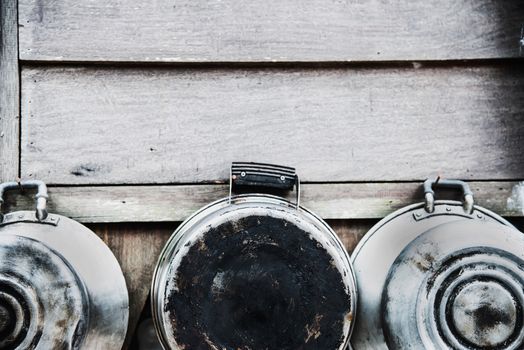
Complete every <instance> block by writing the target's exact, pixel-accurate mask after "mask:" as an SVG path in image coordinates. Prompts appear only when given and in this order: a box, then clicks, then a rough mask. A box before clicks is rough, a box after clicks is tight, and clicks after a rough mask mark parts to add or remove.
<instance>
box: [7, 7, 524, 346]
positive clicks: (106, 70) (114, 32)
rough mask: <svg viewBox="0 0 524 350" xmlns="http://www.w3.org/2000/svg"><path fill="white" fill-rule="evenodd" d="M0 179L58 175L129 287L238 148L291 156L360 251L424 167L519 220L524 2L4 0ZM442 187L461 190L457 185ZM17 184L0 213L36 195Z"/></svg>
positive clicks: (63, 191) (61, 197)
mask: <svg viewBox="0 0 524 350" xmlns="http://www.w3.org/2000/svg"><path fill="white" fill-rule="evenodd" d="M0 11H1V15H2V16H1V26H0V28H1V32H0V33H1V39H2V40H1V43H2V46H1V49H0V128H1V129H0V180H12V179H14V178H16V177H22V178H28V179H29V178H37V179H41V180H44V181H46V182H47V183H48V184H49V185H50V195H51V197H50V207H51V209H52V210H53V211H54V212H57V213H60V214H63V215H67V216H70V217H73V218H75V219H77V220H79V221H81V222H85V223H89V225H90V227H92V228H93V229H94V230H95V231H96V232H97V233H98V234H99V235H100V236H101V237H102V238H103V239H104V240H105V241H106V242H107V243H108V244H109V246H110V247H111V248H112V249H113V251H114V252H115V255H116V256H117V257H118V259H119V260H120V262H121V264H122V267H123V269H124V272H125V275H126V279H127V282H128V284H129V286H130V294H131V306H132V308H131V313H132V314H131V320H132V322H131V324H130V332H129V334H130V336H131V335H132V334H133V330H134V328H135V326H136V322H137V320H138V317H139V315H140V313H141V310H142V309H143V307H144V305H145V303H146V299H147V295H148V293H149V289H148V288H149V287H148V286H149V280H150V278H151V274H152V269H153V267H154V264H155V262H156V258H157V256H158V253H159V251H160V249H161V248H162V246H163V244H164V242H165V241H166V240H167V238H168V237H169V235H170V233H171V232H172V231H173V230H174V229H175V228H176V226H177V224H178V222H180V221H182V220H184V218H186V217H187V216H188V215H190V214H191V213H192V212H193V211H194V210H196V209H198V208H199V207H201V206H202V205H205V204H207V203H209V202H211V201H213V200H215V199H218V198H221V197H223V196H225V195H226V194H227V185H226V183H227V176H228V167H229V165H230V162H231V161H233V160H242V161H245V160H247V161H263V162H272V163H281V164H285V165H290V166H295V167H296V168H297V170H298V173H299V175H300V176H301V178H302V180H303V181H304V186H303V204H304V205H305V206H306V207H309V208H310V209H312V210H314V211H316V212H317V213H319V214H320V215H321V216H322V217H324V218H326V219H329V222H330V224H332V225H333V226H334V228H335V229H336V231H337V233H338V234H339V235H340V236H341V237H342V239H343V240H344V242H345V243H346V246H347V247H348V249H349V250H351V249H352V248H353V247H354V246H355V244H356V242H357V241H358V239H359V238H360V237H362V235H363V234H364V233H365V232H366V231H367V230H368V229H369V228H370V227H371V225H373V224H374V223H375V222H376V221H377V220H378V219H380V218H381V217H383V216H384V215H387V214H388V213H390V212H392V211H393V210H395V209H397V208H400V207H402V206H403V205H406V204H409V203H412V202H414V201H419V200H421V197H422V195H421V192H420V186H419V184H420V181H422V180H423V179H425V178H426V177H428V176H430V175H435V174H437V173H438V174H441V175H443V176H445V177H454V178H461V179H465V180H467V181H469V182H470V184H471V186H472V189H473V190H474V192H475V194H476V199H477V202H478V203H479V204H481V205H483V206H486V207H487V208H489V209H492V210H494V211H496V212H498V213H500V214H503V215H505V216H507V217H510V218H512V219H513V220H515V222H521V221H520V219H519V218H520V217H522V216H524V181H523V180H524V152H523V151H522V150H523V149H524V65H523V61H522V59H521V58H519V55H520V51H521V48H520V47H519V39H520V35H521V26H522V25H523V24H524V2H522V1H520V0H502V1H496V0H460V1H451V0H444V1H442V0H441V1H437V0H429V1H411V0H399V1H393V0H386V1H383V0H358V1H347V0H310V1H301V0H278V1H276V0H264V1H262V0H251V1H232V0H170V1H167V0H155V1H139V0H126V1H121V0H107V1H75V0H61V1H43V0H18V2H17V1H16V0H2V2H1V4H0ZM450 196H453V195H452V194H450ZM30 205H31V204H30V203H29V201H28V199H27V198H24V197H21V196H10V198H8V203H7V208H6V209H7V210H8V209H10V208H14V207H29V206H30Z"/></svg>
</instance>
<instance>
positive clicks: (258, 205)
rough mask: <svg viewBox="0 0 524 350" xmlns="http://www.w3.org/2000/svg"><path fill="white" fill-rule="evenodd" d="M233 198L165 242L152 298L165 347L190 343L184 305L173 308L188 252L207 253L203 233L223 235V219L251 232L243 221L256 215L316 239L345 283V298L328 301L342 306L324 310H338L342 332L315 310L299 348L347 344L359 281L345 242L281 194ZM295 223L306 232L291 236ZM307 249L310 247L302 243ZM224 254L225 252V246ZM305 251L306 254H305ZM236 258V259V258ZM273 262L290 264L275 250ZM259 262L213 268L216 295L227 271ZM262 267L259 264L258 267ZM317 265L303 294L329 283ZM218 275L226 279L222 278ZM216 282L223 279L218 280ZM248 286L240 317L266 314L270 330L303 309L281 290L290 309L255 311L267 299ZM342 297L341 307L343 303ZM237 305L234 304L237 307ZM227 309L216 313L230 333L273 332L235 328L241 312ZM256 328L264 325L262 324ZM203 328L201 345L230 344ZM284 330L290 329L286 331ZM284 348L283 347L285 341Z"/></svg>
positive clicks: (305, 279)
mask: <svg viewBox="0 0 524 350" xmlns="http://www.w3.org/2000/svg"><path fill="white" fill-rule="evenodd" d="M229 202H230V199H229V198H224V199H222V200H220V201H217V202H215V203H212V204H211V205H209V206H207V207H205V208H203V209H202V210H201V211H199V212H197V213H195V214H194V215H193V216H192V217H190V218H189V219H188V220H187V221H186V222H184V223H183V224H182V225H181V226H180V227H179V229H178V230H177V231H176V232H175V233H174V234H173V236H172V237H171V239H170V241H169V242H168V243H167V245H166V247H165V249H164V251H163V253H162V254H161V257H160V259H159V262H158V266H157V269H156V271H155V275H154V278H153V285H152V294H151V298H152V312H153V319H154V322H155V325H156V328H157V331H158V333H159V337H160V339H161V342H162V344H163V346H164V347H165V348H166V349H184V348H187V344H184V343H183V342H182V341H181V340H180V339H181V338H182V336H181V333H184V332H185V333H187V332H190V331H189V330H188V329H183V327H184V324H181V322H180V320H179V319H178V318H177V317H178V314H177V313H179V312H180V310H177V309H174V308H173V307H172V306H173V303H172V301H173V298H175V299H176V298H177V297H178V296H177V295H176V293H177V292H178V291H180V290H183V289H184V285H185V283H184V282H183V281H182V280H183V279H182V278H181V275H179V274H178V271H179V270H180V269H181V267H182V266H183V265H184V264H186V262H187V256H188V255H191V254H194V252H195V249H197V250H198V249H200V250H201V251H202V252H207V251H208V250H210V249H212V247H209V246H207V245H206V244H205V242H206V241H205V238H206V235H207V236H209V235H208V234H209V232H214V234H220V232H215V231H212V230H213V229H214V228H219V230H220V229H221V227H223V225H224V224H226V225H229V224H230V225H232V227H233V229H232V232H231V233H228V234H232V235H233V236H234V235H237V236H238V235H240V234H242V232H244V233H247V234H248V235H250V234H251V233H252V232H254V229H253V228H252V227H248V226H246V225H244V224H242V222H243V220H249V219H250V218H255V222H256V221H257V220H260V221H264V220H265V219H267V218H269V219H270V220H273V219H276V221H278V222H280V223H282V224H283V226H282V227H287V228H288V229H287V230H288V235H287V236H288V237H289V239H291V240H299V238H303V239H305V240H306V241H307V240H309V241H311V242H312V243H314V245H315V246H316V247H317V250H318V252H323V254H325V255H326V256H329V261H331V263H330V264H331V266H332V267H331V271H335V272H336V275H337V276H338V277H337V278H338V280H339V281H340V282H341V283H342V285H343V290H344V294H345V296H344V297H343V298H342V300H328V302H333V304H332V305H338V306H335V310H323V311H324V312H325V317H326V318H328V315H329V317H332V316H333V315H336V314H338V315H340V317H339V319H338V318H337V321H336V322H335V324H339V325H340V333H336V329H335V328H336V327H335V326H333V325H331V327H333V328H331V327H325V325H324V324H323V321H322V318H323V315H322V314H318V315H316V317H315V315H313V317H311V319H308V320H305V323H304V325H303V326H305V327H304V328H305V329H304V330H301V331H305V332H304V334H307V335H306V336H305V337H304V339H298V341H299V342H302V343H301V345H300V346H301V347H300V348H303V349H320V348H319V347H318V343H322V341H325V340H326V339H330V341H332V342H334V343H336V344H337V345H336V346H334V347H333V348H334V349H335V348H336V349H345V348H346V347H347V345H348V342H349V339H348V338H349V335H350V333H351V330H352V327H353V316H354V313H355V306H356V286H355V280H354V277H353V271H352V267H351V264H350V261H349V257H348V256H347V253H346V252H345V250H344V248H343V246H342V244H341V242H340V241H339V239H338V238H337V236H336V235H335V233H334V232H333V231H332V230H331V229H330V228H329V227H328V226H327V225H326V224H325V223H324V222H323V221H322V220H321V219H319V218H318V217H316V216H315V215H313V214H311V213H310V212H308V211H307V210H305V209H303V208H300V209H298V210H297V209H296V207H295V205H294V204H292V203H290V202H288V201H285V200H283V199H281V198H278V197H274V196H268V195H240V196H234V197H232V198H231V203H230V204H229ZM255 226H256V225H255ZM235 227H236V228H237V229H238V231H235V229H234V228H235ZM292 228H299V229H300V230H302V231H304V232H302V233H304V236H305V237H293V236H292V235H291V234H289V233H290V232H294V233H296V232H298V231H292ZM264 230H266V231H268V232H269V231H271V229H270V228H267V227H266V228H264V227H262V228H261V230H259V232H261V231H264ZM278 234H279V235H282V236H286V230H283V231H280V232H278ZM248 237H249V236H248ZM253 237H254V235H253ZM242 244H243V243H242V242H240V245H242ZM244 244H245V245H244V246H245V247H249V246H251V247H257V249H258V246H257V245H259V246H264V247H270V248H271V249H275V250H277V251H278V250H279V249H280V250H283V249H281V248H280V247H279V244H280V243H277V241H271V242H270V240H268V241H264V242H261V241H258V242H257V241H256V240H255V239H253V241H249V238H248V239H247V240H246V241H244ZM264 249H265V248H264ZM304 249H307V248H306V247H305V246H304ZM248 250H249V248H248ZM223 253H225V254H227V251H225V252H223ZM295 253H296V252H295ZM249 254H255V255H256V254H258V253H257V251H256V249H255V250H253V251H252V252H251V253H249ZM298 254H301V252H300V251H299V252H298ZM303 254H304V255H305V256H306V258H307V255H306V253H303ZM235 259H237V258H234V259H233V260H235ZM238 259H240V257H238ZM270 261H271V263H270V264H275V265H274V266H276V265H278V264H281V263H284V265H286V266H287V264H288V263H285V259H284V260H282V257H281V256H279V254H276V255H273V258H272V259H270ZM317 262H318V261H317ZM255 265H256V263H255V264H254V265H250V264H248V265H243V266H242V265H241V266H240V270H242V271H240V270H238V271H234V272H231V271H232V270H227V269H226V270H225V271H222V272H221V271H213V273H214V274H215V277H213V278H212V279H211V280H212V281H214V282H213V286H214V287H213V288H215V287H216V288H215V289H216V290H218V289H220V290H221V291H222V292H221V293H222V294H221V293H218V294H221V295H224V291H225V293H228V291H227V289H228V288H227V286H226V287H225V288H224V286H222V282H223V281H226V282H227V281H228V278H229V277H228V275H230V274H231V273H233V274H235V273H237V274H238V275H239V276H240V275H241V274H243V273H244V272H245V271H244V270H245V269H247V270H250V271H251V269H252V268H254V266H255ZM274 266H273V265H272V267H271V268H273V267H274ZM206 268H207V267H206V266H202V269H206ZM259 268H260V266H259V267H258V268H257V269H259ZM287 268H289V269H291V270H293V267H292V266H289V267H286V269H287ZM318 269H319V271H314V270H313V271H311V272H310V275H304V274H301V276H302V277H301V279H302V280H303V282H302V283H303V285H301V284H300V283H298V284H299V285H300V286H301V288H302V287H303V288H305V290H304V291H303V292H304V293H306V294H309V293H310V291H309V290H307V289H308V288H310V289H311V294H314V293H315V292H317V291H319V290H322V288H325V287H326V285H323V283H325V282H326V281H325V278H322V277H319V273H324V272H322V271H320V267H318ZM333 269H334V270H333ZM247 270H246V271H247ZM277 270H278V269H277ZM277 270H272V271H273V272H271V271H267V270H266V272H265V273H264V271H263V267H262V273H257V274H256V275H257V276H260V275H264V274H267V275H275V274H276V275H278V273H279V271H277ZM248 275H249V273H248ZM191 277H192V276H187V275H185V274H184V278H185V279H191ZM193 277H195V278H197V279H198V278H199V276H196V275H195V276H193ZM218 277H224V278H218ZM217 278H218V280H220V281H222V282H220V281H218V280H217ZM247 279H248V280H250V277H248V278H247ZM231 280H234V279H231ZM216 281H218V282H220V283H218V282H217V283H215V282H216ZM251 281H252V283H261V282H260V280H258V277H257V280H251ZM274 282H275V283H277V284H279V283H281V284H284V283H286V282H288V281H280V280H279V279H278V278H275V281H274ZM193 283H195V284H198V283H199V282H195V281H193ZM264 283H265V282H264ZM244 286H245V288H244V289H246V291H249V292H250V293H252V295H251V296H250V297H248V296H244V297H245V298H244V299H245V301H244V302H243V303H244V304H242V305H240V306H239V307H238V310H239V311H238V312H240V315H241V317H240V319H242V317H246V319H247V320H248V321H245V322H250V321H251V320H253V317H252V315H253V314H257V315H259V316H260V317H262V318H261V319H262V320H263V321H262V323H261V325H262V327H265V328H263V329H266V330H267V329H268V328H267V326H268V325H270V327H277V326H278V327H277V328H275V330H277V329H279V327H280V326H282V327H280V328H285V325H287V324H292V323H293V322H294V321H296V320H294V319H293V318H292V317H291V316H289V317H288V315H291V314H293V312H295V311H296V309H300V306H299V303H300V300H299V299H296V302H297V304H296V307H295V305H293V303H295V299H294V298H293V297H292V296H288V299H289V300H287V299H285V298H284V297H285V295H284V294H285V292H282V294H283V295H284V296H281V295H279V296H276V298H278V299H279V300H280V301H282V302H285V303H284V304H285V305H287V306H283V307H285V310H288V311H287V312H284V313H280V312H277V311H275V313H272V311H266V310H259V311H256V310H255V309H256V307H255V308H253V310H251V309H252V308H251V306H250V305H256V304H257V303H260V304H263V299H265V297H266V296H257V295H256V290H252V289H253V287H252V286H250V285H249V284H245V285H244ZM219 287H220V288H219ZM217 288H218V289H217ZM260 288H261V289H264V285H261V286H260ZM216 290H215V291H216ZM241 290H242V288H240V293H242V291H241ZM273 290H275V288H273ZM277 290H278V288H277ZM203 293H204V294H205V293H209V294H210V295H214V294H216V293H214V292H213V290H209V291H207V292H206V291H204V292H203ZM235 293H237V292H235ZM218 294H217V295H218ZM195 298H198V296H196V295H195ZM219 299H220V298H219ZM217 300H218V299H217ZM290 300H291V301H290ZM341 302H342V306H340V305H341V304H340V303H341ZM324 303H325V302H321V301H319V302H318V305H315V304H311V305H309V307H310V308H316V307H318V308H320V309H321V308H322V305H323V304H324ZM234 307H235V308H236V306H234ZM223 310H227V311H224V312H223V313H222V314H219V315H216V317H218V319H220V320H222V321H218V323H231V322H232V325H233V328H232V329H230V332H231V334H244V335H246V336H245V337H244V338H242V339H255V341H256V339H266V338H271V337H275V334H274V333H267V334H265V335H264V334H263V335H262V336H261V337H259V336H260V335H259V334H255V333H253V332H255V331H254V330H252V331H250V330H248V331H246V330H245V329H242V330H240V329H238V328H237V329H235V328H234V327H235V326H236V327H240V326H242V322H240V321H239V322H236V321H234V320H237V321H238V320H239V317H238V315H236V314H233V313H230V312H229V310H230V309H227V308H226V309H223ZM195 312H196V314H195V317H198V316H196V315H197V314H198V312H197V311H195ZM272 315H278V316H279V317H280V318H279V319H275V318H274V317H273V316H272ZM272 317H273V318H272ZM231 320H233V321H231ZM259 320H260V319H259ZM258 329H260V327H259V328H258ZM281 331H282V330H279V331H276V333H278V332H281ZM199 332H201V334H199V335H198V336H201V337H203V338H202V339H204V340H203V345H202V346H203V349H218V348H222V347H224V346H225V347H227V346H228V345H226V344H224V343H223V342H222V341H224V339H217V338H216V336H215V334H213V332H212V331H209V332H206V329H204V330H202V329H200V330H199ZM284 332H286V331H285V330H284ZM287 332H288V333H287V334H288V335H291V336H292V334H291V333H292V332H294V330H291V329H288V330H287ZM293 334H294V333H293ZM224 336H225V337H226V338H227V336H228V335H227V334H226V335H224ZM250 337H252V338H250ZM276 341H277V342H278V341H282V342H284V341H285V340H284V339H279V340H276ZM296 341H297V339H294V340H293V342H296ZM206 344H207V345H206ZM315 344H317V345H315ZM229 346H232V344H229ZM236 346H237V347H238V346H239V344H236ZM315 346H316V347H315ZM280 347H282V345H281V344H280ZM290 348H291V349H292V348H295V347H293V346H292V347H290ZM297 348H298V347H297Z"/></svg>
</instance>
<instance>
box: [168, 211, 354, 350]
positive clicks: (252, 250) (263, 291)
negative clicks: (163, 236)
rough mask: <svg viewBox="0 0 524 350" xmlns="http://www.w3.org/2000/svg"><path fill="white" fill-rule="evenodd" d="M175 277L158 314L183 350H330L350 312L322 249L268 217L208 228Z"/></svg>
mask: <svg viewBox="0 0 524 350" xmlns="http://www.w3.org/2000/svg"><path fill="white" fill-rule="evenodd" d="M202 247H205V249H202ZM175 279H176V281H175V282H176V285H177V288H173V289H171V290H169V291H168V295H167V302H166V305H165V309H164V311H165V312H167V313H168V314H169V315H170V322H171V323H172V326H173V329H175V334H174V337H175V339H176V341H177V343H178V345H179V346H180V347H181V348H185V349H197V350H207V349H210V350H214V349H235V350H236V349H281V350H291V349H302V350H312V349H321V350H325V349H337V348H339V347H340V345H341V343H342V342H343V340H344V339H343V325H344V320H345V318H346V317H347V315H348V314H350V312H351V311H352V310H350V305H351V304H350V302H351V300H350V296H349V295H348V294H347V292H346V289H345V286H344V283H343V281H342V277H341V274H340V273H339V271H338V269H337V268H336V267H335V265H334V262H333V259H332V257H331V256H330V255H329V254H328V252H327V251H326V250H325V249H324V248H323V247H322V245H320V244H318V242H316V241H315V240H313V239H311V238H310V237H309V235H308V233H307V232H305V231H303V230H301V229H300V228H299V227H297V226H295V225H294V224H291V223H290V222H286V221H284V220H282V219H276V218H272V217H268V216H250V217H246V218H242V219H240V220H238V221H237V222H228V223H224V224H222V225H220V226H218V227H215V228H210V229H209V230H208V231H207V232H206V234H205V235H204V236H203V238H202V239H201V241H200V242H195V244H193V246H192V247H191V248H190V249H189V251H188V253H187V254H186V255H185V256H184V258H183V259H182V262H181V264H180V266H179V269H178V271H177V274H176V276H175Z"/></svg>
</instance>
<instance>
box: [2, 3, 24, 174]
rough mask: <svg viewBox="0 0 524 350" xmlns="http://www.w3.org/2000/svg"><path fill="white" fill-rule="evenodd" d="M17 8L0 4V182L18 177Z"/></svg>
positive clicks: (8, 4) (18, 84)
mask: <svg viewBox="0 0 524 350" xmlns="http://www.w3.org/2000/svg"><path fill="white" fill-rule="evenodd" d="M17 28H18V26H17V7H16V1H14V0H2V1H1V2H0V181H12V180H14V179H15V178H16V177H18V168H19V164H18V163H19V160H20V159H19V146H20V135H19V123H20V119H19V114H20V108H19V107H20V81H19V71H18V37H17Z"/></svg>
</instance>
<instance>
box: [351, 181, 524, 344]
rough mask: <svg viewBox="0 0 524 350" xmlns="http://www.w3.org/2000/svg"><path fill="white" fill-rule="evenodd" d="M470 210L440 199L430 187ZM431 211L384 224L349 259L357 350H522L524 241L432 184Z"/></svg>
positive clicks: (423, 206) (413, 209)
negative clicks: (354, 284) (356, 298)
mask: <svg viewBox="0 0 524 350" xmlns="http://www.w3.org/2000/svg"><path fill="white" fill-rule="evenodd" d="M436 187H450V188H454V189H460V190H461V191H462V192H463V195H464V202H463V203H461V202H457V201H434V192H433V188H436ZM424 192H425V196H426V201H425V203H418V204H413V205H411V206H408V207H405V208H403V209H400V210H398V211H396V212H394V213H392V214H391V215H389V216H387V217H386V218H385V219H383V220H381V221H380V222H379V223H377V224H376V225H375V226H374V227H373V228H372V229H371V230H370V231H369V232H368V233H367V234H366V236H365V237H364V238H363V239H362V241H361V242H360V243H359V245H358V246H357V248H356V249H355V251H354V253H353V255H352V261H353V264H354V267H355V274H356V277H357V281H358V291H359V301H358V313H357V320H358V323H357V325H356V327H355V332H354V334H353V338H352V340H351V342H352V344H353V346H354V348H355V349H356V350H358V349H523V348H524V342H523V338H524V328H523V320H524V319H523V317H524V316H523V305H524V234H522V233H521V232H519V231H518V230H516V229H515V228H514V227H513V226H512V225H511V224H509V223H508V222H507V221H506V220H504V219H503V218H501V217H500V216H498V215H496V214H494V213H492V212H491V211H489V210H487V209H484V208H482V207H479V206H475V205H474V204H473V195H472V193H471V191H470V189H469V188H468V186H467V184H466V183H464V182H462V181H455V180H440V181H438V180H427V181H426V182H425V183H424Z"/></svg>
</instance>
